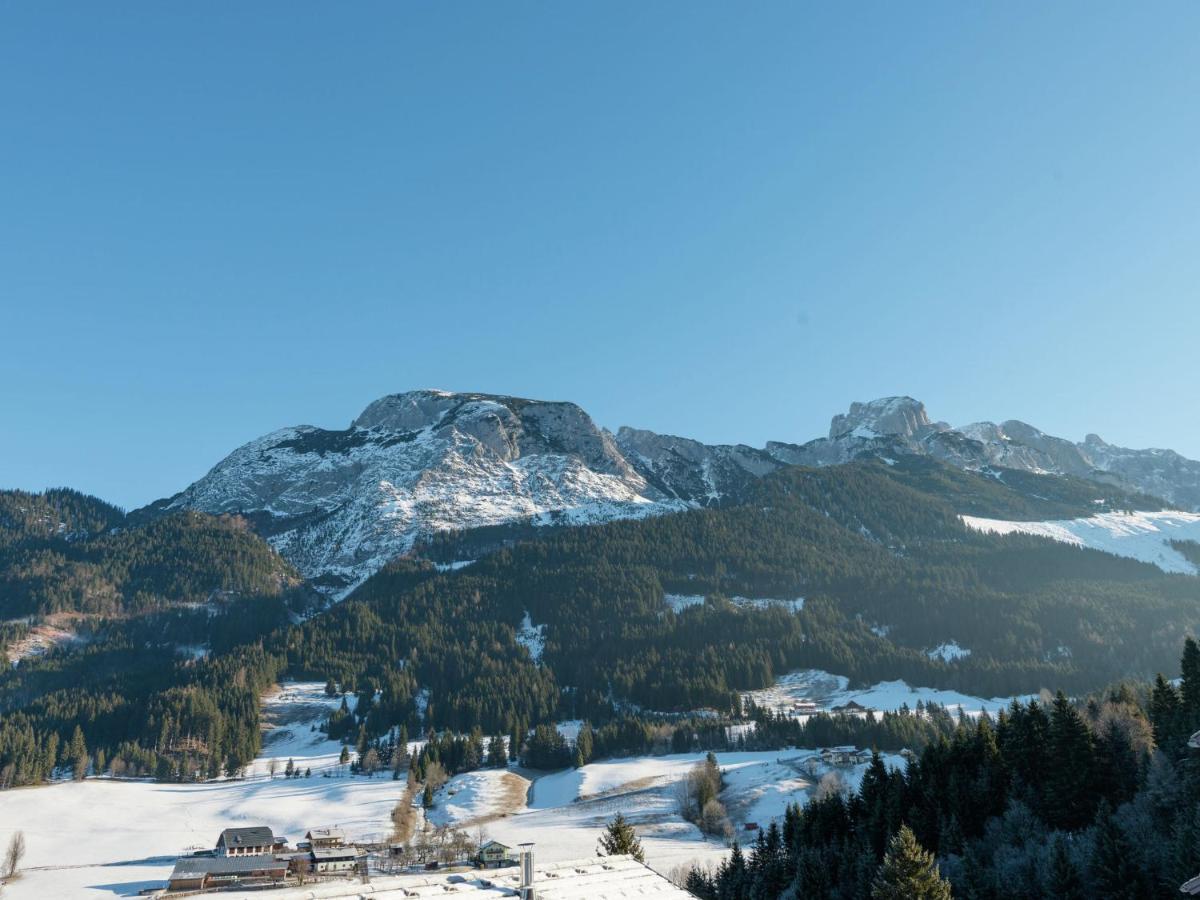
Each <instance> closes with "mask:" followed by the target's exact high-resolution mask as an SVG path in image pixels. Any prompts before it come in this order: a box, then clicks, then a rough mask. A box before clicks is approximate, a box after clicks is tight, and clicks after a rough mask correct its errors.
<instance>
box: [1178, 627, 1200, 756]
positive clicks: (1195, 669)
mask: <svg viewBox="0 0 1200 900" xmlns="http://www.w3.org/2000/svg"><path fill="white" fill-rule="evenodd" d="M1179 672H1180V675H1181V676H1182V678H1181V680H1180V684H1179V695H1180V700H1181V711H1182V713H1183V729H1184V731H1186V732H1187V733H1188V734H1191V733H1192V732H1193V731H1195V730H1197V729H1200V646H1197V645H1196V641H1195V639H1194V638H1190V637H1189V638H1188V639H1187V640H1185V641H1184V642H1183V659H1182V660H1181V661H1180V665H1179Z"/></svg>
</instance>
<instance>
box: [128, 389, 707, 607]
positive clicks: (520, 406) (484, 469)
mask: <svg viewBox="0 0 1200 900" xmlns="http://www.w3.org/2000/svg"><path fill="white" fill-rule="evenodd" d="M684 505H685V504H684V503H683V502H682V501H680V500H678V499H676V498H673V497H671V496H668V495H667V494H665V493H664V492H662V491H659V490H658V489H656V488H654V487H652V486H651V485H650V484H648V483H647V481H646V479H645V478H643V477H642V476H641V475H640V474H639V473H638V472H637V471H636V470H635V469H634V468H633V467H632V466H630V465H629V464H628V463H627V462H626V461H625V458H624V457H623V456H622V455H621V452H620V451H619V450H618V449H617V446H616V443H615V442H614V440H613V438H612V435H610V434H609V433H607V432H605V431H602V430H600V429H598V428H597V427H596V425H595V424H594V423H593V422H592V420H591V418H590V417H588V415H587V413H585V412H584V411H583V410H582V409H580V408H579V407H578V406H576V405H574V404H572V403H548V402H539V401H531V400H523V399H519V398H515V397H501V396H492V395H487V394H450V393H446V392H443V391H412V392H409V393H405V394H395V395H391V396H387V397H383V398H382V399H380V400H376V401H375V402H374V403H372V404H371V405H370V406H368V407H367V408H366V409H365V410H363V412H362V414H361V415H360V416H359V417H358V418H357V419H355V420H354V422H353V423H351V425H350V427H349V428H347V429H346V430H344V431H329V430H325V429H321V428H313V427H311V426H307V425H304V426H299V427H296V428H285V429H283V430H281V431H276V432H273V433H272V434H268V435H266V436H265V437H261V438H259V439H258V440H255V441H251V442H250V443H249V444H246V445H245V446H243V447H240V448H238V449H237V450H235V451H234V452H233V453H231V454H230V455H229V456H228V457H226V458H225V459H224V460H222V461H221V462H220V463H218V464H217V465H216V466H215V467H214V468H213V469H212V471H210V472H209V473H208V474H207V475H205V476H204V477H203V478H201V479H200V480H199V481H197V482H196V483H195V484H193V485H191V486H190V487H189V488H187V489H186V490H185V491H183V492H182V493H180V494H177V495H176V496H174V497H171V498H170V499H168V500H164V501H159V502H158V503H157V504H154V508H153V510H152V511H154V512H158V511H169V510H173V509H179V508H190V509H199V510H202V511H204V512H209V513H223V512H241V513H244V514H247V515H249V517H250V518H251V519H252V520H253V521H254V522H255V525H256V527H258V529H259V530H260V532H262V533H263V534H265V535H267V536H268V538H269V539H270V541H271V543H272V544H274V546H275V547H276V549H278V550H279V552H280V553H281V554H282V555H283V556H284V557H285V558H287V559H288V560H290V561H291V562H292V563H293V564H294V565H295V566H296V567H297V568H299V569H300V571H301V572H303V573H304V574H305V575H306V576H307V577H309V578H310V579H313V580H314V582H315V583H316V584H317V585H318V586H321V587H323V588H324V589H326V590H327V591H329V592H330V593H334V594H338V593H341V592H344V591H345V590H347V589H348V588H350V587H352V586H353V585H355V584H357V583H358V582H360V581H362V580H363V579H364V578H366V577H367V576H368V575H370V574H371V573H373V572H374V571H376V570H377V569H379V568H380V567H381V566H382V565H383V564H384V563H386V562H387V561H388V560H389V559H391V558H393V557H395V556H397V555H400V554H402V553H405V552H407V551H408V550H410V549H411V548H412V546H413V544H414V543H415V542H416V541H418V540H419V539H421V538H424V537H429V536H431V535H433V534H435V533H437V532H439V531H445V530H454V529H462V528H471V527H477V526H482V525H498V524H504V523H510V522H516V521H524V520H533V521H534V522H537V523H545V524H549V523H555V522H570V523H583V522H594V521H606V520H609V519H614V518H628V517H638V516H644V515H651V514H657V513H662V512H668V511H671V510H675V509H682V508H683V507H684Z"/></svg>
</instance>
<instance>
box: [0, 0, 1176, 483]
mask: <svg viewBox="0 0 1200 900" xmlns="http://www.w3.org/2000/svg"><path fill="white" fill-rule="evenodd" d="M0 59H3V60H4V62H3V72H4V77H3V78H0V110H3V113H2V115H0V335H2V337H3V348H4V349H3V352H2V353H0V379H2V382H0V383H2V384H3V385H4V388H3V389H2V390H0V422H3V428H4V432H3V440H2V441H0V485H3V486H11V487H25V488H41V487H44V486H47V485H58V484H68V485H71V486H75V487H79V488H81V489H84V490H88V491H91V492H94V493H97V494H99V495H101V496H104V497H106V498H108V499H111V500H113V501H115V502H118V503H121V504H123V505H126V506H136V505H140V504H142V503H144V502H147V501H149V500H151V499H154V498H156V497H159V496H163V495H166V494H170V493H173V492H174V491H176V490H178V489H180V488H182V487H183V486H184V485H185V484H187V483H188V482H189V481H191V480H193V479H194V478H196V477H198V476H199V475H201V474H202V473H203V472H204V471H206V470H207V469H208V468H209V467H210V466H211V465H212V464H213V463H215V462H216V461H217V460H219V459H220V458H221V457H222V456H223V455H224V454H225V453H226V452H228V451H229V450H231V449H232V448H233V447H235V446H236V445H238V444H240V443H242V442H244V441H245V440H248V439H250V438H252V437H255V436H257V435H259V434H261V433H263V432H266V431H268V430H271V429H274V428H277V427H281V426H284V425H291V424H298V423H311V424H316V425H323V426H327V427H344V426H345V425H346V424H348V422H349V421H350V419H351V418H352V417H353V416H354V415H356V414H357V412H358V411H359V410H360V409H361V408H362V407H363V406H365V405H366V404H367V403H368V402H369V401H370V400H372V399H374V398H375V397H377V396H379V395H382V394H385V393H389V392H396V391H401V390H406V389H410V388H416V387H443V388H447V389H460V390H482V391H494V392H501V393H511V394H520V395H527V396H535V397H544V398H554V399H570V400H575V401H576V402H578V403H580V404H581V405H583V406H584V407H585V408H586V409H588V410H589V411H590V412H591V413H592V414H593V416H594V417H595V418H596V419H597V420H598V421H599V422H600V423H601V424H604V425H607V426H610V427H614V428H615V427H616V426H618V425H621V424H630V425H636V426H641V427H648V428H652V429H655V430H660V431H666V432H672V433H679V434H686V435H689V436H694V437H698V438H702V439H706V440H711V441H744V442H748V443H753V444H761V443H762V442H764V441H766V440H768V439H779V440H804V439H808V438H811V437H815V436H818V435H820V434H823V433H824V432H825V431H826V429H827V428H828V422H829V418H830V416H831V415H833V414H834V413H835V412H838V411H841V410H842V409H843V408H844V407H846V406H847V405H848V404H849V403H850V401H852V400H855V399H863V400H865V399H869V398H872V397H877V396H883V395H889V394H901V393H906V394H911V395H913V396H916V397H919V398H921V399H923V400H924V401H925V402H926V403H927V405H928V406H929V409H930V413H931V415H933V416H934V417H935V418H939V419H945V420H948V421H951V422H953V423H955V424H962V423H965V422H968V421H973V420H978V419H994V420H998V419H1004V418H1011V417H1019V418H1023V419H1025V420H1027V421H1030V422H1032V423H1033V424H1035V425H1038V426H1039V427H1042V428H1044V429H1046V430H1048V431H1052V432H1054V433H1059V434H1062V435H1064V436H1067V437H1072V438H1075V439H1080V438H1082V437H1083V436H1084V434H1085V433H1086V432H1088V431H1095V432H1098V433H1100V434H1101V435H1102V436H1103V437H1104V438H1106V439H1107V440H1110V441H1113V442H1117V443H1123V444H1127V445H1132V446H1147V445H1154V446H1170V447H1174V448H1175V449H1178V450H1180V451H1181V452H1184V453H1186V454H1188V455H1190V456H1194V457H1200V418H1198V417H1197V416H1196V414H1195V409H1194V403H1193V401H1194V397H1195V393H1196V387H1197V383H1198V378H1197V375H1196V357H1197V349H1196V348H1197V336H1198V335H1200V297H1198V296H1197V294H1198V286H1200V171H1198V169H1200V152H1197V148H1198V147H1200V102H1197V98H1198V97H1200V66H1198V65H1197V64H1196V60H1197V59H1200V5H1197V4H1195V3H1172V2H1167V3H1159V4H1154V5H1152V6H1145V5H1141V4H1130V3H1061V4H1044V5H1038V6H1035V5H1033V4H1020V5H1014V4H1001V3H994V4H963V3H949V2H943V3H939V2H931V3H925V4H897V3H881V4H872V3H859V4H852V5H846V4H797V3H780V4H771V3H759V4H753V5H750V6H746V5H742V4H732V3H726V4H708V3H693V2H688V3H670V2H657V3H649V4H647V3H641V2H637V3H628V4H622V3H603V4H602V3H592V2H581V3H541V4H523V3H514V2H504V3H490V2H488V3H483V2H480V3H451V4H445V3H380V4H371V3H358V4H353V5H351V6H345V5H330V4H316V3H292V2H288V3H282V2H281V3H274V4H272V3H255V4H241V3H206V4H199V5H196V4H192V5H184V4H165V3H132V2H131V3H125V4H121V5H119V6H112V5H106V4H94V3H83V2H76V3H53V2H44V3H41V2H40V3H33V4H5V5H3V6H0Z"/></svg>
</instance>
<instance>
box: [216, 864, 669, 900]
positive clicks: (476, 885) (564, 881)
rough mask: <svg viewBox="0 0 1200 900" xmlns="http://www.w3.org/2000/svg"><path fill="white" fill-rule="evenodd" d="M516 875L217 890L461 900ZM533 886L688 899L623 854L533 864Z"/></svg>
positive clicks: (553, 899)
mask: <svg viewBox="0 0 1200 900" xmlns="http://www.w3.org/2000/svg"><path fill="white" fill-rule="evenodd" d="M520 883H521V876H520V873H519V872H518V871H515V870H502V871H501V872H496V871H494V870H488V871H470V872H459V873H445V874H432V873H428V874H421V875H393V876H389V877H386V878H373V879H372V880H371V883H370V884H369V885H366V884H362V883H361V882H357V881H354V882H350V881H347V882H343V883H341V884H321V885H305V886H304V887H303V888H299V889H297V888H291V889H288V888H285V889H282V890H265V891H264V890H256V891H254V892H253V893H246V894H242V893H240V892H236V891H235V892H232V893H229V894H223V895H222V896H223V897H224V898H225V900H236V898H243V897H244V898H248V900H335V898H343V897H344V898H352V897H353V898H369V900H407V898H410V897H443V898H444V897H462V898H463V900H473V898H476V897H478V898H479V900H484V898H488V900H493V898H494V900H499V898H501V897H516V896H517V888H518V887H519V885H520ZM533 886H534V888H535V889H536V891H537V897H538V900H634V898H636V900H642V898H650V900H692V897H691V895H690V894H689V893H688V892H687V891H685V890H683V889H682V888H679V887H676V886H675V885H674V884H672V883H671V882H670V881H668V880H667V879H666V878H664V877H663V876H662V875H659V874H658V873H657V872H655V871H654V870H653V869H651V868H649V867H647V866H645V865H643V864H642V863H640V862H638V861H637V860H635V859H633V858H632V857H629V856H608V857H596V856H593V857H590V858H588V859H579V860H573V861H570V862H558V863H548V864H545V865H539V866H537V867H536V868H535V870H534V879H533Z"/></svg>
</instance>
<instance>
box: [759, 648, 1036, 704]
mask: <svg viewBox="0 0 1200 900" xmlns="http://www.w3.org/2000/svg"><path fill="white" fill-rule="evenodd" d="M954 646H957V645H954ZM849 683H850V681H849V679H848V678H846V677H845V676H844V675H831V674H830V673H829V672H823V671H821V670H820V669H803V670H800V671H797V672H789V673H788V674H786V675H783V676H780V678H779V679H777V680H776V682H775V684H773V685H771V686H770V687H769V688H763V689H761V690H757V691H749V692H747V693H746V694H744V695H743V696H744V697H745V699H747V700H752V701H753V702H754V703H755V705H757V706H762V707H767V708H770V709H773V710H776V711H781V712H785V713H788V712H793V711H795V710H797V704H803V706H802V707H800V708H802V709H804V710H805V712H804V713H803V714H801V713H796V714H797V715H799V716H800V717H801V718H803V717H804V715H807V714H808V712H809V711H810V710H811V709H812V707H810V706H809V705H808V704H812V705H814V706H815V707H816V710H817V711H827V710H832V709H837V708H838V707H842V706H846V705H847V704H850V703H857V704H858V705H859V706H862V707H865V708H867V709H874V710H877V711H879V712H895V711H896V710H898V709H900V708H901V707H903V706H907V707H908V708H909V709H914V708H915V707H916V705H917V703H918V702H921V703H925V704H926V705H928V704H930V703H935V704H938V705H940V706H944V707H946V708H947V709H948V710H950V711H951V712H958V711H959V710H961V711H962V712H964V713H966V714H967V715H976V716H977V715H979V714H980V713H983V712H987V713H990V714H995V713H998V712H999V711H1000V710H1001V709H1004V708H1005V707H1006V706H1008V705H1009V704H1010V703H1011V702H1012V701H1013V698H1012V697H991V698H984V697H973V696H971V695H969V694H962V693H959V692H958V691H944V690H939V689H938V688H926V687H913V686H911V685H910V684H908V683H907V682H905V681H881V682H879V683H878V684H874V685H871V686H870V687H866V688H859V689H853V690H852V689H850V687H849ZM1016 699H1019V700H1022V701H1025V700H1030V699H1035V698H1033V697H1018V698H1016Z"/></svg>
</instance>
